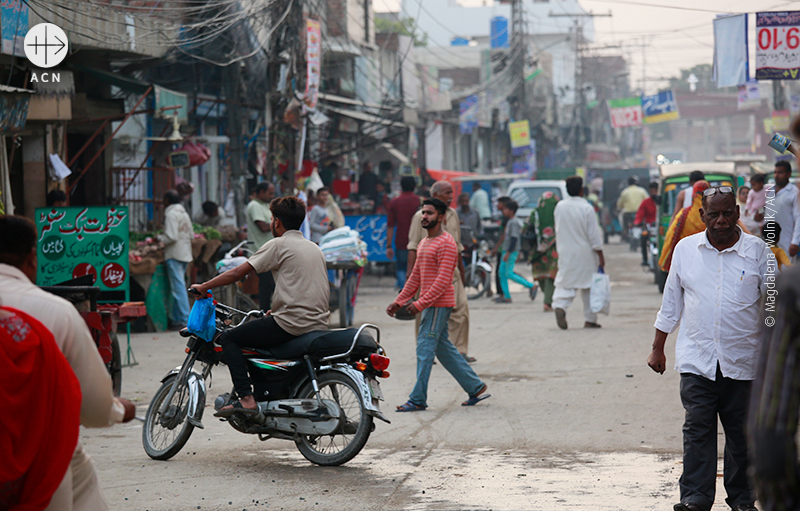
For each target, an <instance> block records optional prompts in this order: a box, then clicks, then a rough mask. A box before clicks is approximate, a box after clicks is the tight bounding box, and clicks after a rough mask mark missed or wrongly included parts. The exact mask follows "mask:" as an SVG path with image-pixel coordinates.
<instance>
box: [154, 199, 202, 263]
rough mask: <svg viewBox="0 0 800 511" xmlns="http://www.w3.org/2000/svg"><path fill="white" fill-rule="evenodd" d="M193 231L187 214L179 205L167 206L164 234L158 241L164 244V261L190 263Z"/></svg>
mask: <svg viewBox="0 0 800 511" xmlns="http://www.w3.org/2000/svg"><path fill="white" fill-rule="evenodd" d="M193 239H194V229H193V227H192V219H191V218H190V217H189V213H187V212H186V209H184V207H183V206H182V205H180V204H171V205H169V206H167V209H166V211H165V212H164V233H163V234H160V235H159V236H158V240H159V241H161V242H162V243H164V245H165V247H164V259H175V260H177V261H181V262H184V263H190V262H192V259H194V258H193V257H192V240H193Z"/></svg>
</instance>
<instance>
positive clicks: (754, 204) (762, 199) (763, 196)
mask: <svg viewBox="0 0 800 511" xmlns="http://www.w3.org/2000/svg"><path fill="white" fill-rule="evenodd" d="M766 204H767V187H766V186H765V187H764V188H762V189H761V191H760V192H757V191H755V190H752V189H751V190H750V191H749V192H747V203H746V204H745V206H744V207H745V211H744V213H745V214H746V215H747V216H753V214H754V213H755V212H756V210H758V209H762V208H763V207H764V206H765V205H766Z"/></svg>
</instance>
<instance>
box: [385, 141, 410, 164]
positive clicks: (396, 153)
mask: <svg viewBox="0 0 800 511" xmlns="http://www.w3.org/2000/svg"><path fill="white" fill-rule="evenodd" d="M381 149H383V150H384V151H386V152H387V153H389V154H390V155H391V156H392V158H394V159H395V160H397V161H398V162H399V163H400V165H408V164H409V163H411V160H409V159H408V157H407V156H406V155H405V154H403V153H401V152H400V150H399V149H398V148H396V147H395V146H393V145H392V144H390V143H388V142H384V143H382V144H381Z"/></svg>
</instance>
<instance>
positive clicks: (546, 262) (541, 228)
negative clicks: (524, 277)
mask: <svg viewBox="0 0 800 511" xmlns="http://www.w3.org/2000/svg"><path fill="white" fill-rule="evenodd" d="M556 203H558V196H557V195H556V194H554V193H553V192H545V193H543V194H542V196H541V197H540V198H539V203H538V204H537V205H536V209H534V210H533V212H532V213H531V217H530V219H529V220H528V222H533V225H535V226H536V236H537V240H536V241H537V243H536V250H535V251H533V252H531V272H532V273H533V279H534V280H536V281H537V282H539V287H540V288H541V289H542V290H543V291H544V311H545V312H552V311H553V291H554V290H555V284H554V281H555V278H556V273H557V272H558V252H556V222H555V214H554V213H555V210H556Z"/></svg>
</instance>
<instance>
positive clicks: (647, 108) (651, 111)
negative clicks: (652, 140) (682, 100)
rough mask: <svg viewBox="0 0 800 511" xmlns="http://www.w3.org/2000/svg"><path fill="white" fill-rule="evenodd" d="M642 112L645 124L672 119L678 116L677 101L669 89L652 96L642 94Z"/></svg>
mask: <svg viewBox="0 0 800 511" xmlns="http://www.w3.org/2000/svg"><path fill="white" fill-rule="evenodd" d="M642 113H643V115H644V123H645V124H655V123H657V122H666V121H674V120H676V119H678V118H679V117H680V116H679V114H678V103H677V102H676V101H675V96H674V95H673V94H672V91H671V90H668V91H666V92H659V93H658V94H656V95H654V96H642Z"/></svg>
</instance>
